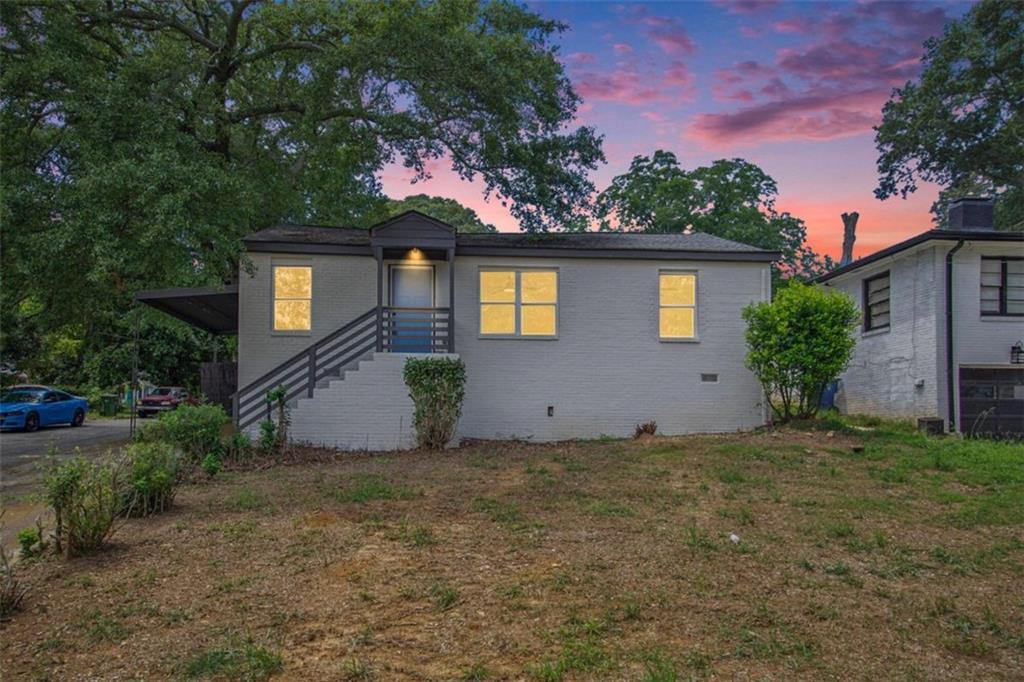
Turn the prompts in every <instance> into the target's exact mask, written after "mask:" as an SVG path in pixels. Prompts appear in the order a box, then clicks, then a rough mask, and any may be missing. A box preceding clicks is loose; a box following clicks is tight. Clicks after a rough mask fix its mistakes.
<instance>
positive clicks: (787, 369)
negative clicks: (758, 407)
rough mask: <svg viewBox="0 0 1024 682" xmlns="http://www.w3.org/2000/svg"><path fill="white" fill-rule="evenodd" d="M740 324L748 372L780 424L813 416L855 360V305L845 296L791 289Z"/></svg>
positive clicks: (754, 306) (754, 307)
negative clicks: (744, 326)
mask: <svg viewBox="0 0 1024 682" xmlns="http://www.w3.org/2000/svg"><path fill="white" fill-rule="evenodd" d="M743 319H744V320H746V322H747V332H746V338H747V348H748V351H747V367H749V368H750V369H751V370H752V371H753V372H754V374H756V375H757V378H758V380H759V381H760V382H761V386H762V387H763V388H764V391H765V393H766V394H767V396H768V402H769V404H770V405H771V407H772V411H773V412H774V413H775V415H776V416H777V417H778V418H779V419H780V420H781V421H784V422H785V421H789V420H790V419H793V418H794V417H797V418H800V419H806V418H809V417H812V416H814V415H815V413H817V411H818V404H819V402H820V400H821V394H822V391H824V389H825V386H826V385H827V384H828V382H830V381H834V380H835V379H836V378H838V377H839V375H840V374H842V372H843V370H845V369H846V367H847V365H849V363H850V358H851V357H852V356H853V348H854V345H855V343H856V342H855V340H854V337H853V331H854V329H856V326H857V321H858V320H859V319H860V311H858V310H857V305H856V304H855V303H854V302H853V300H852V299H851V298H850V297H849V296H847V295H845V294H842V293H839V292H830V291H824V290H822V289H821V288H818V287H810V286H806V285H803V284H799V283H793V284H790V285H789V286H787V287H786V288H785V289H783V290H782V291H780V292H779V294H778V296H776V298H775V300H774V301H772V302H771V303H768V302H764V301H761V302H758V303H751V304H750V305H749V306H747V307H746V308H745V309H744V310H743Z"/></svg>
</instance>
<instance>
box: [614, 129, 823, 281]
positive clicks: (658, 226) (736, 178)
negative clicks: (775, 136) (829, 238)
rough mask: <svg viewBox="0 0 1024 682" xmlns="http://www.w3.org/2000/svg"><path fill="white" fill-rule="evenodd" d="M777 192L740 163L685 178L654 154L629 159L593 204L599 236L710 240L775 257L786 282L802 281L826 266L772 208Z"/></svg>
mask: <svg viewBox="0 0 1024 682" xmlns="http://www.w3.org/2000/svg"><path fill="white" fill-rule="evenodd" d="M778 192H779V189H778V185H777V184H776V183H775V180H774V179H772V177H771V176H770V175H768V174H767V173H765V172H764V171H763V170H762V169H761V168H760V167H758V166H757V165H755V164H752V163H750V162H749V161H745V160H743V159H719V160H717V161H715V162H713V163H712V164H711V165H709V166H701V167H698V168H695V169H693V170H686V169H685V168H682V167H681V166H680V165H679V161H678V160H677V159H676V156H675V154H673V153H672V152H667V151H664V150H661V149H659V150H657V151H655V152H654V154H653V155H652V156H650V157H647V156H636V157H634V158H633V161H632V163H631V164H630V166H629V170H628V171H626V172H625V173H623V174H622V175H618V176H616V177H615V178H613V179H612V181H611V184H610V185H609V186H608V187H607V188H606V189H605V190H604V191H603V192H601V194H599V195H598V197H597V213H598V216H599V217H600V218H601V221H602V229H606V230H608V229H618V230H627V231H640V232H686V231H689V230H692V231H696V232H704V233H707V234H713V235H716V236H719V237H723V238H725V239H731V240H733V241H738V242H741V243H743V244H749V245H751V246H757V247H760V248H763V249H771V250H775V251H780V252H781V253H782V259H781V264H782V267H783V269H784V270H785V271H786V273H787V274H789V275H794V276H798V277H802V278H807V277H812V276H814V275H817V274H821V273H823V272H825V271H826V270H828V269H830V268H831V266H832V263H831V261H830V260H829V259H828V258H827V257H826V258H825V259H820V258H819V257H818V256H817V255H816V254H815V253H814V252H813V251H812V250H811V249H810V248H809V247H808V246H807V245H806V243H805V240H806V237H807V228H806V226H805V225H804V222H803V221H802V220H800V219H799V218H796V217H794V216H792V215H790V214H789V213H786V212H779V211H778V210H776V208H775V198H776V196H777V195H778Z"/></svg>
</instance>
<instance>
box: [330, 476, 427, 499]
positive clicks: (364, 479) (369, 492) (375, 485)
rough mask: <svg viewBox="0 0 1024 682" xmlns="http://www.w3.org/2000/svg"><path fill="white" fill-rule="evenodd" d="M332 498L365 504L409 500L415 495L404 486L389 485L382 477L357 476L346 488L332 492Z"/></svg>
mask: <svg viewBox="0 0 1024 682" xmlns="http://www.w3.org/2000/svg"><path fill="white" fill-rule="evenodd" d="M332 496H333V497H334V499H335V500H337V501H338V502H342V503H349V502H356V503H359V504H366V503H367V502H372V501H373V500H409V499H412V498H413V497H415V496H416V495H415V493H414V492H413V491H412V490H411V489H409V488H407V487H405V486H401V485H398V486H396V485H392V484H390V483H389V482H388V481H387V480H385V479H384V477H383V476H378V475H376V474H359V475H357V476H355V477H354V479H353V480H352V483H351V484H350V485H349V486H348V487H346V488H343V489H341V490H335V491H333V492H332Z"/></svg>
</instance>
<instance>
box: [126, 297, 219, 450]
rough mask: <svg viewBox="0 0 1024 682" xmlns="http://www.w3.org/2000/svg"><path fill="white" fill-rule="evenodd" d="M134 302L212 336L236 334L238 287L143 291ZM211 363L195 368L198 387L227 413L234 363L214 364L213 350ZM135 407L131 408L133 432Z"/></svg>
mask: <svg viewBox="0 0 1024 682" xmlns="http://www.w3.org/2000/svg"><path fill="white" fill-rule="evenodd" d="M135 300H136V301H138V302H139V303H143V304H145V305H147V306H149V307H151V308H156V309H157V310H159V311H161V312H163V313H166V314H167V315H170V316H171V317H175V318H177V319H179V320H181V321H182V322H186V323H188V324H190V325H192V326H193V327H196V328H197V329H202V330H203V331H206V332H209V333H210V334H214V335H216V336H230V335H232V334H237V333H238V285H237V284H226V285H223V286H217V287H189V288H178V289H147V290H145V291H139V292H138V293H136V294H135ZM138 344H139V340H138V326H136V330H135V357H136V362H135V367H134V370H133V372H132V374H133V376H132V387H133V390H132V400H133V403H134V400H135V398H134V396H135V395H136V390H135V387H137V386H138V366H137V365H138ZM214 352H215V354H214V357H213V361H212V362H204V363H202V364H201V365H200V366H199V375H200V376H199V385H200V387H201V390H202V392H203V394H204V395H206V396H207V398H209V400H210V402H213V403H217V404H220V405H223V406H224V409H225V410H227V411H228V413H229V414H230V412H231V395H232V394H233V393H234V392H235V390H236V389H237V387H238V386H237V384H238V370H237V366H236V365H235V363H234V362H218V359H217V356H216V351H214ZM134 421H135V405H134V404H133V405H132V431H134V427H135V424H134Z"/></svg>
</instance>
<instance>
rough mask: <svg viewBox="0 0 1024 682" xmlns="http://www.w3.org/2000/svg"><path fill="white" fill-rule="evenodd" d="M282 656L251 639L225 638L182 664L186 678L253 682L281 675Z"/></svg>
mask: <svg viewBox="0 0 1024 682" xmlns="http://www.w3.org/2000/svg"><path fill="white" fill-rule="evenodd" d="M283 667H284V663H283V662H282V660H281V655H280V654H278V653H276V652H274V651H271V650H270V649H267V648H265V647H263V646H259V645H257V644H255V643H254V642H253V641H252V639H251V638H244V639H241V638H238V637H228V638H226V639H225V640H224V642H222V643H221V644H220V645H219V646H216V647H213V648H210V649H206V650H205V651H201V652H199V653H198V654H197V655H196V656H195V657H194V658H192V659H191V660H190V661H188V662H187V663H186V664H185V669H184V674H185V678H186V679H189V680H200V679H208V678H220V679H230V680H245V681H246V682H256V681H258V680H265V679H267V678H268V677H270V676H271V675H273V674H275V673H277V672H280V671H281V669H282V668H283Z"/></svg>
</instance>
